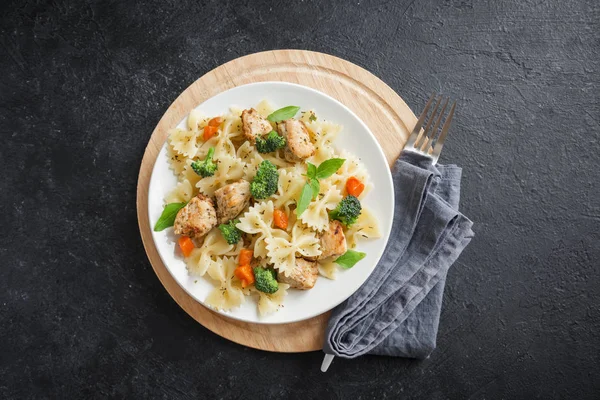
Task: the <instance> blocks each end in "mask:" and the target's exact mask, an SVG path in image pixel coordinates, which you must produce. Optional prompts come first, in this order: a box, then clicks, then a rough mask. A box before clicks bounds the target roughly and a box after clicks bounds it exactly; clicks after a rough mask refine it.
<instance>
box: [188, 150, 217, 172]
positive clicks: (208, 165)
mask: <svg viewBox="0 0 600 400" xmlns="http://www.w3.org/2000/svg"><path fill="white" fill-rule="evenodd" d="M213 154H215V149H214V147H211V148H210V149H208V154H206V158H205V159H204V160H203V161H200V160H196V161H194V162H193V163H192V169H193V170H194V172H195V173H197V174H198V175H200V176H201V177H203V178H206V177H207V176H213V175H214V174H215V171H216V170H217V164H216V163H215V162H213V160H212V157H213Z"/></svg>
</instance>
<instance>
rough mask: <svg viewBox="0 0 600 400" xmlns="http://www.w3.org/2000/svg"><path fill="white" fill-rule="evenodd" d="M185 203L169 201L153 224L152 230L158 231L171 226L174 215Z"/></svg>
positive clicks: (175, 215) (173, 221)
mask: <svg viewBox="0 0 600 400" xmlns="http://www.w3.org/2000/svg"><path fill="white" fill-rule="evenodd" d="M186 204H187V203H170V204H167V205H166V206H165V208H164V210H163V212H162V214H161V215H160V218H159V219H158V221H156V225H154V232H160V231H162V230H164V229H167V228H168V227H170V226H173V224H174V223H175V217H177V213H178V212H179V210H181V209H182V208H183V207H185V205H186Z"/></svg>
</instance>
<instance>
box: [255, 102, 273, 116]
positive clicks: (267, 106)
mask: <svg viewBox="0 0 600 400" xmlns="http://www.w3.org/2000/svg"><path fill="white" fill-rule="evenodd" d="M255 109H256V111H258V113H259V114H260V115H261V116H262V117H263V118H267V117H268V116H269V114H271V113H272V112H273V111H275V108H274V107H273V105H272V104H271V103H269V101H268V100H262V101H261V102H260V103H258V104H257V105H256V107H255Z"/></svg>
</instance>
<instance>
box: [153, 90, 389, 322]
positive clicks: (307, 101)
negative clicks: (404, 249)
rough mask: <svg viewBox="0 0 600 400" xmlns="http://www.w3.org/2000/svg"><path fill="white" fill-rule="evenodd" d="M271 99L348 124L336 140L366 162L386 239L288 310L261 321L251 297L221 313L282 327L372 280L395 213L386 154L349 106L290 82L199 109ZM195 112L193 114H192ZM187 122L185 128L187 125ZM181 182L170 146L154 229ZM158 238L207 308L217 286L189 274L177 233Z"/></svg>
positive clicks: (227, 95)
mask: <svg viewBox="0 0 600 400" xmlns="http://www.w3.org/2000/svg"><path fill="white" fill-rule="evenodd" d="M264 99H267V100H268V101H269V102H270V103H271V104H272V105H273V106H274V108H276V109H277V108H280V107H284V106H288V105H296V106H300V107H301V109H302V110H308V109H314V110H315V111H316V112H317V115H318V116H319V118H321V117H322V118H324V119H325V120H328V121H332V122H335V123H339V124H341V125H343V129H342V131H341V133H340V135H339V136H338V138H337V141H336V142H335V144H336V146H337V147H338V148H339V149H346V150H348V151H350V152H352V153H353V154H355V155H356V156H358V157H360V159H361V160H362V162H363V163H364V164H365V166H366V168H367V170H368V172H369V175H370V176H371V181H372V183H373V185H374V188H373V190H372V191H371V192H370V193H368V194H367V195H366V196H365V199H364V200H363V204H364V205H365V206H367V207H369V208H370V209H371V210H372V212H373V214H374V215H375V217H376V218H377V220H378V221H379V224H380V229H381V233H382V237H381V238H380V239H371V240H365V241H359V242H358V244H357V248H356V250H358V251H363V252H365V253H367V256H366V257H365V258H364V259H363V260H361V261H360V262H359V263H358V264H356V265H355V266H354V267H353V268H352V269H349V270H341V269H340V270H339V271H338V274H337V279H336V280H329V279H327V278H325V277H322V276H320V277H319V279H318V280H317V283H316V285H315V287H314V288H313V289H311V290H307V291H301V290H295V289H290V290H288V296H286V298H285V302H284V307H282V308H280V309H279V310H278V311H277V312H275V313H273V314H271V315H269V316H266V317H260V316H259V315H258V311H257V307H256V303H257V301H256V297H254V296H252V297H248V298H246V301H245V302H244V304H242V305H241V306H240V307H239V308H237V309H234V310H232V311H230V312H220V313H221V314H223V315H226V316H228V317H231V318H234V319H238V320H241V321H246V322H253V323H265V324H280V323H290V322H296V321H301V320H304V319H308V318H312V317H314V316H317V315H319V314H322V313H324V312H326V311H329V310H331V309H332V308H334V307H335V306H337V305H338V304H340V303H341V302H342V301H344V300H346V299H347V298H348V297H349V296H350V295H351V294H352V293H354V292H355V291H356V289H358V288H359V287H360V286H361V285H362V284H363V282H365V280H366V279H367V278H368V277H369V275H370V274H371V272H372V271H373V269H374V268H375V265H377V262H378V261H379V259H380V257H381V255H382V254H383V250H384V249H385V245H386V243H387V240H388V237H389V234H390V230H391V227H392V215H393V214H394V192H393V185H392V176H391V173H390V169H389V167H388V164H387V162H386V159H385V156H384V154H383V151H382V150H381V147H380V146H379V144H378V143H377V140H376V139H375V137H374V136H373V134H372V133H371V131H369V128H367V126H366V125H365V124H364V123H363V122H362V121H361V120H360V119H359V118H358V117H357V116H356V115H355V114H354V113H353V112H352V111H350V110H349V109H348V108H347V107H346V106H344V105H343V104H341V103H340V102H338V101H337V100H335V99H333V98H331V97H329V96H328V95H326V94H324V93H321V92H319V91H317V90H314V89H311V88H307V87H305V86H300V85H296V84H292V83H287V82H259V83H252V84H249V85H244V86H238V87H236V88H233V89H230V90H227V91H226V92H223V93H220V94H218V95H216V96H214V97H212V98H210V99H208V100H206V101H205V102H204V103H202V104H200V105H199V106H198V107H197V108H198V109H199V110H201V111H202V112H203V113H204V114H205V115H219V114H224V113H226V112H227V111H228V110H229V107H231V106H239V107H240V108H249V107H253V106H256V105H257V104H258V103H259V102H260V101H261V100H264ZM190 111H191V110H190ZM185 123H186V118H184V119H183V120H182V121H181V122H180V123H179V125H178V126H179V127H184V126H185ZM176 183H177V179H176V177H175V175H174V174H173V171H172V170H171V169H169V163H168V157H167V152H166V144H165V145H164V146H163V148H162V149H161V151H160V153H159V154H158V158H157V160H156V163H155V164H154V169H153V170H152V177H151V179H150V188H149V192H148V213H149V217H150V226H154V224H155V223H156V221H157V220H158V218H159V217H160V214H161V212H162V209H163V198H164V197H165V194H166V193H168V192H169V191H170V190H172V189H173V188H174V187H175V184H176ZM152 238H153V239H154V243H155V244H156V248H157V249H158V253H159V254H160V257H161V259H162V261H163V263H164V264H165V266H166V267H167V269H168V270H169V272H170V273H171V275H173V278H175V280H176V281H177V283H179V285H180V286H181V287H182V288H183V289H184V290H185V291H186V292H187V293H188V294H189V295H190V296H192V297H193V298H194V299H196V300H197V301H198V302H200V303H202V304H204V299H205V298H206V296H207V295H208V294H209V293H210V291H211V290H212V289H213V288H214V286H213V283H212V282H211V280H210V278H208V277H207V276H205V277H195V276H189V275H188V273H187V270H186V267H185V262H184V260H183V258H182V257H181V256H180V255H178V254H176V252H175V248H176V246H175V242H176V238H175V235H174V234H173V229H165V230H164V231H162V232H152Z"/></svg>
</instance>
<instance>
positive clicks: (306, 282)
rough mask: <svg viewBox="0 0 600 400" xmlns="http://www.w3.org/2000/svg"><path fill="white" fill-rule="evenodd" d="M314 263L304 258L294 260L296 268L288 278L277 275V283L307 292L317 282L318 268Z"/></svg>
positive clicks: (280, 274)
mask: <svg viewBox="0 0 600 400" xmlns="http://www.w3.org/2000/svg"><path fill="white" fill-rule="evenodd" d="M317 265H318V264H317V262H316V261H308V260H305V259H304V258H296V266H295V267H294V269H293V270H292V271H290V274H289V275H288V276H285V274H282V273H280V272H279V273H277V280H278V281H279V282H283V283H287V284H289V285H290V286H291V287H293V288H296V289H302V290H308V289H312V288H313V287H314V286H315V283H316V282H317V276H318V275H319V268H318V266H317Z"/></svg>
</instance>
